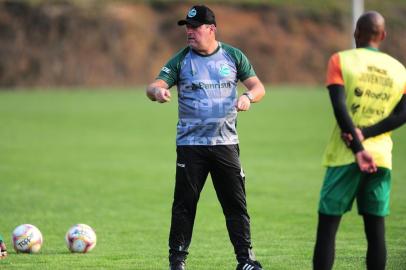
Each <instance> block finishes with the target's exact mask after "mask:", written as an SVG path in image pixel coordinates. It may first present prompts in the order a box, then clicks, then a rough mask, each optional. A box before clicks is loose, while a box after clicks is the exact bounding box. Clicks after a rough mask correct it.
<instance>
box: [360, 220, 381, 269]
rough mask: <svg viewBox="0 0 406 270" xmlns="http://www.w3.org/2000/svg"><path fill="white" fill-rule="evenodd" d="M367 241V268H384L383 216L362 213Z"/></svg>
mask: <svg viewBox="0 0 406 270" xmlns="http://www.w3.org/2000/svg"><path fill="white" fill-rule="evenodd" d="M363 218H364V228H365V235H366V238H367V241H368V249H367V255H366V264H367V269H368V270H384V269H385V266H386V254H387V252H386V243H385V218H384V217H378V216H373V215H363Z"/></svg>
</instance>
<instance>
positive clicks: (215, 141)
mask: <svg viewBox="0 0 406 270" xmlns="http://www.w3.org/2000/svg"><path fill="white" fill-rule="evenodd" d="M252 76H256V75H255V71H254V69H253V67H252V65H251V64H250V63H249V61H248V59H247V57H246V56H245V55H244V54H243V53H242V52H241V51H240V50H239V49H237V48H234V47H232V46H230V45H227V44H224V43H220V42H219V46H218V48H217V49H216V51H215V52H214V53H212V54H210V55H201V54H199V53H197V52H196V51H194V50H193V49H191V48H190V47H186V48H184V49H182V50H181V51H179V52H178V53H177V54H176V55H175V56H174V57H172V58H171V59H170V60H169V61H168V63H167V64H166V65H165V66H164V67H163V68H162V70H161V72H160V73H159V75H158V77H157V79H161V80H164V81H165V82H166V83H167V84H168V85H169V88H170V87H172V86H173V85H175V84H176V85H177V88H178V103H179V121H178V125H177V137H176V144H177V145H228V144H237V143H238V135H237V131H236V120H237V109H236V107H235V105H236V103H237V98H238V93H237V82H238V80H240V81H244V80H246V79H247V78H249V77H252Z"/></svg>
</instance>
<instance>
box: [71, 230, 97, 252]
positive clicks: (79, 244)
mask: <svg viewBox="0 0 406 270" xmlns="http://www.w3.org/2000/svg"><path fill="white" fill-rule="evenodd" d="M96 240H97V239H96V233H95V232H94V230H93V229H92V227H90V226H89V225H86V224H75V225H73V226H72V227H71V228H70V229H69V230H68V232H67V233H66V235H65V241H66V245H67V246H68V249H69V250H70V251H71V252H78V253H86V252H89V251H91V250H92V249H93V248H94V247H95V246H96Z"/></svg>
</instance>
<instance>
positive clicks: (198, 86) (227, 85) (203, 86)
mask: <svg viewBox="0 0 406 270" xmlns="http://www.w3.org/2000/svg"><path fill="white" fill-rule="evenodd" d="M231 87H232V84H231V82H222V83H204V82H199V83H192V90H197V89H205V90H210V89H223V88H231Z"/></svg>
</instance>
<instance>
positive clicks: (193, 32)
mask: <svg viewBox="0 0 406 270" xmlns="http://www.w3.org/2000/svg"><path fill="white" fill-rule="evenodd" d="M214 31H215V26H214V25H209V24H202V25H200V26H198V27H195V26H192V25H190V24H187V25H186V35H187V44H188V45H189V46H190V47H192V48H193V49H195V50H197V51H200V50H204V49H206V47H207V46H208V44H210V41H211V40H212V39H213V38H214Z"/></svg>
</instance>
